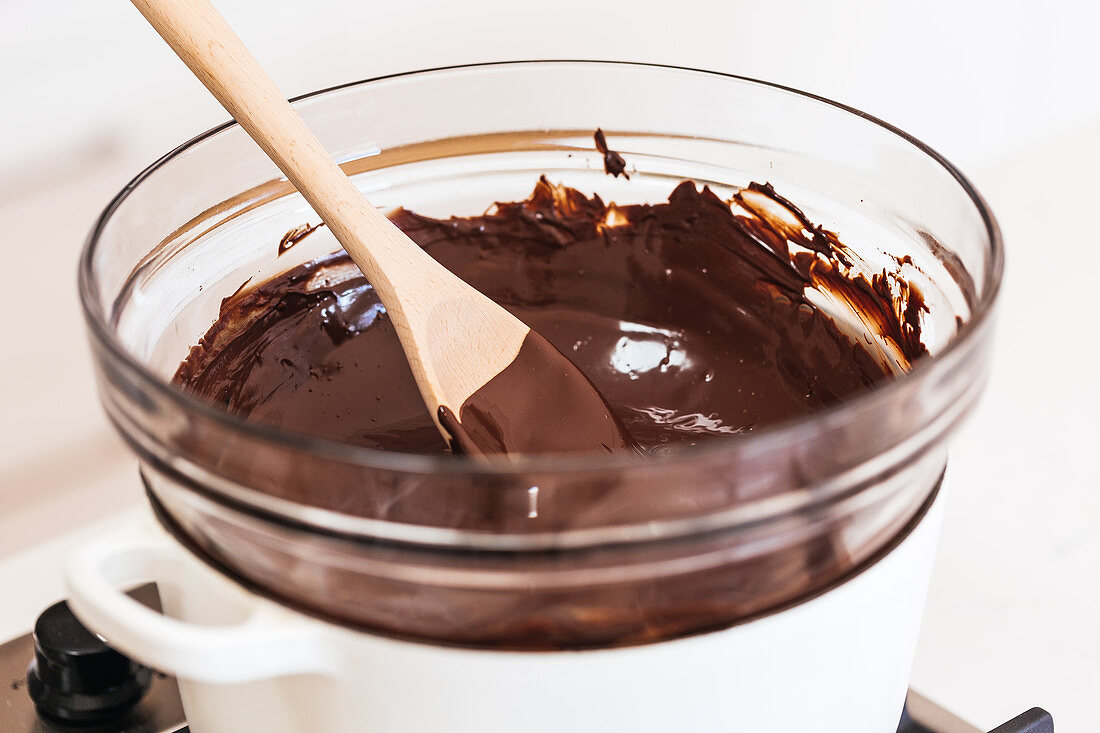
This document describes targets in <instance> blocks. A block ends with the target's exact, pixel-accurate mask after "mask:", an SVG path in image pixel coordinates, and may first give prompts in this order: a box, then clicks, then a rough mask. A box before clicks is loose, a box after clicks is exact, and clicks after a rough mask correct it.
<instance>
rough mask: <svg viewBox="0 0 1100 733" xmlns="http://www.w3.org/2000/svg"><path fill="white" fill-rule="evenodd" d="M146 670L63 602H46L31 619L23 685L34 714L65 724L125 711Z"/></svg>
mask: <svg viewBox="0 0 1100 733" xmlns="http://www.w3.org/2000/svg"><path fill="white" fill-rule="evenodd" d="M151 682H152V672H150V670H149V669H148V668H147V667H142V666H141V665H140V664H138V663H137V662H133V661H131V660H130V659H128V658H126V657H124V656H122V655H121V654H119V653H118V652H116V651H115V650H114V649H111V648H110V647H109V646H107V645H106V644H105V643H104V642H103V641H102V640H101V639H100V638H99V637H97V636H96V635H95V634H93V633H92V632H90V631H88V629H86V628H84V626H82V625H81V623H80V622H79V621H77V620H76V617H75V616H74V615H73V612H72V611H70V610H69V604H68V603H66V602H64V601H61V602H60V603H55V604H54V605H52V606H50V607H49V608H47V609H46V610H45V611H43V612H42V615H41V616H39V617H38V621H36V622H35V624H34V661H32V662H31V666H30V669H28V670H27V688H28V689H29V691H30V694H31V699H32V700H34V704H35V706H36V707H37V708H38V712H39V714H41V715H42V716H44V717H46V718H50V719H53V720H55V721H59V722H63V723H69V724H81V725H83V724H93V723H104V722H107V721H110V720H114V719H117V718H120V717H122V716H123V715H125V714H126V713H127V712H129V710H130V709H131V708H132V707H134V705H136V704H137V703H138V701H140V700H141V698H142V697H143V696H144V695H145V693H146V692H148V691H149V685H150V684H151Z"/></svg>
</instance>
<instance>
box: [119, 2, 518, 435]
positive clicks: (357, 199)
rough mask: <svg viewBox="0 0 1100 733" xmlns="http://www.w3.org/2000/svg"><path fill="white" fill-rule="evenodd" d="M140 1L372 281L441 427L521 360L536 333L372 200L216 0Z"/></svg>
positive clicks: (157, 27) (150, 18) (154, 23)
mask: <svg viewBox="0 0 1100 733" xmlns="http://www.w3.org/2000/svg"><path fill="white" fill-rule="evenodd" d="M132 2H133V4H134V5H135V6H136V7H137V9H138V10H139V11H140V12H141V14H142V15H144V16H145V18H146V20H148V21H149V24H150V25H152V26H153V28H154V29H155V30H156V31H157V33H159V34H160V35H161V37H162V38H163V39H164V40H165V41H166V42H167V43H168V45H169V46H171V47H172V50H173V51H175V52H176V54H177V55H178V56H179V57H180V59H182V60H183V62H184V63H185V64H187V66H188V68H190V69H191V71H192V72H193V73H194V74H195V76H197V77H198V78H199V80H200V81H202V83H203V84H204V85H205V86H206V88H207V89H209V90H210V92H211V93H212V94H213V95H214V96H215V97H216V98H217V99H218V101H219V102H221V104H222V106H223V107H225V108H226V109H227V110H228V111H229V113H230V114H231V115H233V117H234V119H236V120H237V122H238V123H240V125H241V127H243V128H244V130H245V131H246V132H247V133H248V134H249V135H250V136H251V137H252V139H253V140H255V141H256V143H257V144H259V146H260V147H261V148H263V150H264V152H265V153H267V155H268V157H270V158H271V159H272V160H273V161H274V162H275V164H276V165H277V166H278V167H279V169H280V170H282V171H283V173H284V174H285V175H286V177H287V178H288V179H289V180H290V182H291V183H293V184H294V186H295V187H296V188H297V189H298V191H300V192H301V194H302V195H303V196H304V197H305V199H306V200H307V201H308V202H309V203H310V205H311V206H312V207H313V209H314V210H315V211H316V212H317V213H318V214H319V215H320V217H321V219H322V220H324V222H325V224H327V225H328V227H329V229H330V230H331V231H332V233H333V234H334V235H335V236H336V239H337V240H338V241H339V242H340V244H341V245H343V247H344V249H345V250H347V252H348V254H349V255H350V256H351V258H352V260H353V261H354V262H355V264H356V265H358V266H359V269H360V270H362V271H363V274H364V275H366V276H367V280H369V281H370V283H371V285H373V286H374V289H375V292H376V293H377V294H378V296H379V298H380V299H381V300H382V303H383V304H384V305H385V306H386V310H387V312H388V313H389V316H390V320H391V321H392V323H393V325H394V330H395V331H396V332H397V336H398V338H399V339H400V340H401V344H402V347H403V348H404V350H405V355H406V356H407V357H408V359H409V365H410V366H411V367H412V370H413V374H414V375H415V377H416V381H417V384H418V385H419V386H420V391H421V393H422V394H423V395H424V399H425V402H426V403H427V405H428V408H429V410H430V411H431V412H432V416H433V418H434V419H435V420H436V423H437V425H438V424H439V420H438V415H437V408H439V407H440V406H448V407H450V408H451V409H452V410H454V411H457V410H458V408H459V406H460V405H461V404H462V403H463V401H464V400H465V399H466V398H467V397H469V396H470V395H471V394H473V393H474V392H475V391H476V390H477V389H478V388H480V387H481V386H482V385H483V384H485V383H486V382H487V381H488V380H489V379H491V378H492V377H493V376H495V375H496V374H498V373H499V372H500V371H501V370H503V369H504V368H505V367H506V366H507V365H508V364H510V363H511V362H512V360H513V359H515V357H516V354H517V353H518V352H519V349H520V346H521V345H522V343H523V340H524V339H525V338H526V336H527V333H528V332H529V331H530V329H529V328H528V327H527V326H526V325H525V324H524V323H522V322H521V321H519V320H518V319H516V318H515V317H514V316H512V315H511V314H510V313H508V312H507V311H506V310H504V309H503V308H501V307H500V306H498V305H497V304H496V303H494V302H493V301H491V300H489V299H488V298H486V297H485V296H484V295H482V294H481V293H479V292H477V291H476V290H474V289H473V288H471V287H470V286H469V285H467V284H466V283H465V282H463V281H462V280H460V279H459V278H457V277H455V276H454V275H453V274H451V273H450V272H449V271H448V270H447V269H446V268H444V267H443V266H442V265H440V264H439V263H437V262H436V261H435V260H434V259H432V258H431V257H430V256H429V255H428V254H427V253H425V252H424V250H422V249H421V248H420V247H418V246H417V245H416V244H415V243H414V242H413V241H412V240H410V239H409V238H408V237H407V236H405V234H404V233H403V232H402V231H401V230H400V229H398V228H397V227H396V226H395V225H394V224H393V222H391V221H390V220H389V219H388V218H386V217H385V216H384V215H383V214H381V213H380V212H379V211H378V210H377V209H375V208H374V206H372V205H371V204H370V202H369V201H367V199H366V198H365V197H364V196H363V194H362V193H360V192H359V190H358V189H357V188H356V187H355V186H354V184H352V182H351V181H350V180H349V179H348V177H347V176H346V175H344V172H343V171H342V170H341V169H340V167H339V166H338V165H337V164H336V162H335V161H334V160H333V159H332V158H331V157H330V156H329V154H328V153H327V152H326V151H325V149H324V147H322V145H321V143H320V142H319V141H318V140H317V138H316V137H315V136H314V135H313V133H312V132H310V131H309V128H307V127H306V125H305V122H303V121H302V118H301V117H299V116H298V113H297V112H295V111H294V109H293V108H292V107H291V106H290V104H289V103H288V102H287V101H286V99H285V98H284V97H283V95H282V93H281V92H280V91H279V89H278V87H276V86H275V82H274V81H272V79H271V77H270V76H268V75H267V72H265V71H264V70H263V68H262V67H261V66H260V64H259V62H258V61H256V59H255V58H254V57H253V56H252V54H251V53H250V52H249V51H248V49H247V48H246V47H245V45H244V43H243V42H242V41H241V39H240V38H238V37H237V34H236V33H234V32H233V29H232V28H230V27H229V24H228V23H226V21H225V19H224V18H222V16H221V15H220V14H219V13H218V11H217V10H215V9H214V7H213V6H212V5H211V4H210V2H208V0H132ZM441 429H442V427H441ZM444 432H445V431H444Z"/></svg>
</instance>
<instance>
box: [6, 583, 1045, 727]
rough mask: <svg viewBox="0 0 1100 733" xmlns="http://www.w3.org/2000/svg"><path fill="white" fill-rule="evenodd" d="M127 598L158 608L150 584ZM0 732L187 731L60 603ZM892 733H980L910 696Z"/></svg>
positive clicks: (1035, 713)
mask: <svg viewBox="0 0 1100 733" xmlns="http://www.w3.org/2000/svg"><path fill="white" fill-rule="evenodd" d="M131 595H132V596H134V598H136V599H138V600H139V601H141V602H142V603H145V604H146V605H148V606H150V607H151V608H155V609H157V610H159V601H158V599H157V593H156V587H155V586H153V585H145V586H142V587H141V588H138V589H136V590H134V591H133V592H132V593H131ZM0 731H3V733H76V732H77V731H79V732H80V733H108V731H109V732H110V733H189V730H188V728H187V725H186V719H185V716H184V712H183V706H182V705H181V703H180V697H179V689H178V688H177V687H176V681H175V679H173V678H172V677H169V676H168V675H164V674H161V673H159V672H155V671H151V670H148V669H146V668H145V667H142V666H141V665H139V664H136V663H134V662H132V661H131V660H129V659H127V658H126V657H124V656H123V655H121V654H119V653H118V652H116V651H114V650H113V649H111V648H110V647H108V646H107V645H106V644H104V643H103V642H102V641H101V640H100V639H99V638H98V637H96V636H95V635H93V634H92V633H91V632H89V631H88V630H87V629H85V628H84V627H83V626H81V625H80V622H78V621H77V620H76V618H75V617H74V616H73V615H72V613H71V611H69V607H68V604H67V603H65V602H60V603H57V604H54V605H53V606H50V608H48V609H46V610H45V611H43V613H42V615H40V616H39V617H38V620H37V621H36V622H35V627H34V633H33V634H27V635H25V636H22V637H20V638H18V639H14V640H12V641H9V642H7V643H6V644H3V645H0ZM792 733H793V732H792ZM799 733H801V732H799ZM897 733H983V731H982V730H981V729H979V728H976V727H974V726H972V725H970V724H968V723H966V722H964V721H963V720H960V719H959V718H957V717H955V716H954V715H952V714H951V713H949V712H947V711H946V710H944V709H942V708H940V707H939V706H937V705H936V704H935V703H933V702H931V701H930V700H928V699H927V698H925V697H923V696H921V695H920V694H918V693H916V692H913V691H912V690H910V691H909V695H908V697H907V699H906V706H905V710H904V711H903V713H902V719H901V722H900V724H899V726H898V730H897ZM989 733H1054V721H1053V719H1052V718H1051V716H1050V714H1049V713H1047V712H1046V711H1044V710H1042V709H1040V708H1032V709H1031V710H1028V711H1027V712H1025V713H1023V714H1021V715H1019V716H1017V717H1016V718H1013V719H1012V720H1010V721H1009V722H1007V723H1005V724H1004V725H1001V726H998V727H997V728H994V729H993V730H992V731H990V732H989Z"/></svg>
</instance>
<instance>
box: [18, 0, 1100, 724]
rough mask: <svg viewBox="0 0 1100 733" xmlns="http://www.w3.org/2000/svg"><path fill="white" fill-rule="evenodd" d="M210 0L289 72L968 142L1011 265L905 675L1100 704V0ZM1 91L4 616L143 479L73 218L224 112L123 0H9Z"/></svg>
mask: <svg viewBox="0 0 1100 733" xmlns="http://www.w3.org/2000/svg"><path fill="white" fill-rule="evenodd" d="M219 7H220V8H221V9H222V11H223V12H224V14H225V15H226V16H227V17H228V18H229V20H230V22H231V23H232V24H233V25H234V26H235V27H236V28H237V30H238V32H239V33H240V35H241V36H242V37H243V38H244V40H245V41H246V42H247V43H248V44H249V45H250V46H251V47H252V48H253V49H254V51H255V52H256V55H257V56H258V57H259V58H260V60H261V62H262V63H263V64H264V65H266V66H267V67H268V68H269V70H270V71H271V72H272V74H273V75H274V76H275V78H276V79H277V81H278V82H279V83H280V85H281V87H282V88H283V90H284V92H285V93H286V94H287V95H288V96H293V95H297V94H300V93H303V92H306V91H310V90H312V89H316V88H320V87H326V86H331V85H333V84H337V83H341V82H345V81H351V80H354V79H359V78H365V77H370V76H375V75H379V74H385V73H391V72H396V71H401V70H407V69H413V68H425V67H432V66H440V65H447V64H455V63H467V62H475V61H490V60H502V59H519V58H598V59H619V60H632V61H652V62H661V63H670V64H680V65H686V66H695V67H701V68H708V69H715V70H720V71H727V72H732V73H737V74H743V75H747V76H754V77H759V78H764V79H768V80H770V81H776V82H780V83H784V84H789V85H791V86H795V87H798V88H802V89H807V90H809V91H813V92H817V93H819V94H823V95H825V96H828V97H831V98H834V99H837V100H839V101H842V102H846V103H848V104H851V105H854V106H856V107H859V108H861V109H864V110H866V111H868V112H870V113H872V114H875V115H877V116H880V117H883V118H884V119H886V120H888V121H890V122H893V123H895V124H897V125H898V126H900V127H902V128H903V129H905V130H907V131H909V132H911V133H913V134H915V135H916V136H917V137H919V138H921V139H923V140H924V141H925V142H927V143H929V144H931V145H932V146H933V147H935V148H937V149H938V150H939V151H940V152H942V153H944V154H945V155H946V156H947V157H948V158H950V159H951V160H953V161H954V162H956V163H957V164H958V165H960V166H961V167H962V169H963V170H964V171H965V172H966V173H967V174H968V175H969V176H970V177H971V178H972V179H973V180H974V181H975V183H976V184H977V185H978V188H979V189H980V190H981V191H982V192H983V193H984V194H985V195H986V197H987V198H988V199H989V201H990V203H991V205H992V206H993V208H994V211H995V212H996V214H997V215H998V217H999V218H1000V221H1001V224H1002V227H1003V229H1004V234H1005V238H1006V242H1007V247H1008V258H1009V265H1008V274H1007V280H1006V286H1005V291H1004V298H1003V302H1002V309H1001V313H1000V332H999V342H998V354H997V363H996V366H995V374H994V377H993V382H992V384H991V386H990V389H989V393H988V395H987V398H986V400H985V402H984V403H983V405H982V407H981V408H980V409H979V412H978V414H977V415H975V417H974V419H973V420H972V421H971V422H970V423H969V425H968V426H967V427H966V428H965V429H964V431H963V432H962V433H961V434H960V436H959V438H958V440H957V443H956V450H955V452H954V457H953V460H952V466H951V469H950V473H949V481H950V487H951V505H950V506H949V507H948V519H947V525H946V528H945V536H944V539H943V542H942V545H941V552H940V558H939V561H938V564H937V569H936V573H935V576H934V579H933V586H932V593H931V598H930V602H929V607H928V612H927V614H926V618H925V626H924V631H923V633H922V642H921V647H920V650H919V653H918V659H917V664H916V668H915V670H914V675H913V684H914V686H915V687H917V688H918V689H920V690H921V691H923V692H925V693H926V694H927V695H929V696H930V697H932V698H933V699H935V700H937V701H938V702H940V703H942V704H945V705H947V706H948V707H950V708H952V709H953V710H955V711H956V712H958V713H960V714H961V715H963V716H964V717H967V718H969V719H970V720H972V721H973V722H974V723H975V724H977V725H980V726H983V729H988V728H991V727H993V726H994V725H997V724H999V723H1001V722H1003V721H1004V720H1005V719H1007V718H1009V717H1011V716H1012V715H1014V714H1016V713H1017V712H1020V711H1021V710H1022V709H1024V708H1025V707H1028V706H1030V705H1033V704H1035V705H1042V706H1044V707H1046V708H1048V709H1049V710H1051V711H1052V712H1053V713H1054V714H1055V718H1056V720H1057V722H1058V730H1059V732H1060V733H1062V732H1070V733H1072V732H1073V731H1094V730H1100V706H1098V705H1097V704H1096V690H1097V689H1098V688H1100V672H1098V671H1097V668H1098V665H1100V632H1098V631H1097V623H1098V619H1100V587H1098V584H1100V469H1098V468H1097V461H1098V455H1097V454H1098V453H1100V419H1098V418H1097V414H1098V412H1100V386H1098V383H1097V380H1098V377H1097V364H1098V361H1097V359H1098V357H1100V349H1098V347H1097V343H1098V341H1097V326H1098V323H1100V318H1098V316H1097V302H1096V296H1095V288H1096V283H1097V282H1100V278H1098V277H1097V275H1096V266H1095V261H1096V257H1097V253H1098V252H1100V228H1098V227H1097V224H1096V223H1095V220H1094V217H1095V213H1096V211H1097V208H1098V207H1100V186H1098V185H1097V182H1096V176H1095V173H1094V172H1095V171H1096V170H1098V169H1100V40H1098V37H1100V4H1097V3H1092V2H1061V3H1059V2H1048V3H1034V2H1027V3H1025V2H1021V1H1019V0H1010V1H1007V2H993V1H991V0H985V1H983V0H957V1H956V2H922V3H900V2H870V1H866V2H861V1H860V0H838V1H836V2H831V3H827V2H805V3H798V2H794V1H793V0H773V1H772V2H759V1H757V2H749V1H748V0H723V1H722V2H713V3H711V2H702V1H700V0H668V1H667V2H664V3H658V2H651V1H650V0H636V1H635V2H619V1H615V2H599V1H598V0H586V1H584V2H579V1H577V0H555V1H554V2H552V3H533V2H528V3H519V2H513V3H492V2H487V1H486V0H467V1H466V2H447V3H443V2H434V1H432V2H429V1H424V0H406V2H403V3H371V2H338V1H337V0H312V1H311V2H305V1H302V2H286V1H283V0H269V1H268V2H259V1H258V0H256V1H248V0H222V1H221V2H220V3H219ZM0 100H2V102H0V104H2V105H3V114H0V139H3V140H4V141H5V144H4V145H3V146H0V255H2V256H0V262H2V263H3V265H4V272H3V275H2V276H0V282H2V283H3V286H2V287H0V326H2V328H3V331H2V333H0V369H2V370H3V379H0V639H5V638H8V637H9V636H13V635H15V634H17V633H21V632H22V631H23V630H24V629H26V628H27V627H29V625H30V624H31V622H32V617H33V615H34V613H35V612H36V611H37V610H39V609H41V608H42V607H43V606H44V605H45V604H46V602H47V601H49V600H52V599H53V597H55V596H57V595H59V594H60V592H61V591H60V580H59V578H58V576H57V572H56V562H57V558H58V557H59V556H60V554H61V552H62V548H63V546H65V545H66V544H67V543H68V542H70V541H71V535H70V534H69V533H70V531H71V530H74V529H76V528H78V527H81V526H84V525H89V524H92V525H95V526H103V525H102V524H101V523H103V522H106V523H107V525H110V524H111V523H112V522H115V521H118V520H117V519H114V517H116V515H118V514H119V513H120V512H125V511H127V510H130V509H131V508H132V507H134V506H137V505H139V504H140V502H141V496H140V493H139V489H138V485H137V481H136V478H135V476H134V472H133V468H132V461H131V459H130V458H129V457H128V456H127V455H126V453H125V452H124V451H123V449H122V448H121V447H120V446H119V445H118V443H117V441H116V440H115V439H114V437H113V435H112V434H111V433H110V431H109V429H108V428H107V426H106V424H105V421H104V419H103V418H102V417H101V415H100V413H99V411H98V408H97V406H96V404H95V398H94V385H93V383H92V379H91V370H90V367H89V365H88V359H87V356H86V352H85V344H84V335H83V328H82V324H81V322H80V317H79V312H78V308H77V305H76V295H75V284H74V282H75V275H74V273H75V262H76V256H77V252H78V250H79V248H80V245H81V244H82V241H83V237H84V235H85V233H86V231H87V229H88V227H89V226H90V224H91V222H92V220H93V218H94V217H95V215H96V214H97V213H98V211H99V209H100V208H102V206H103V205H104V204H105V203H106V202H107V200H108V199H109V198H110V197H111V196H112V195H113V193H114V192H115V191H117V190H118V188H120V187H121V186H122V185H123V184H124V183H125V182H126V180H128V179H129V178H130V177H131V176H132V175H133V174H135V173H136V172H137V171H138V170H139V169H140V168H141V167H143V166H144V165H145V164H146V163H148V162H150V161H151V160H152V159H153V158H155V157H156V156H158V155H160V154H161V153H163V152H165V151H166V150H168V149H169V148H171V147H174V146H175V145H176V144H178V143H180V142H182V141H183V140H185V139H187V138H189V137H191V136H192V135H194V134H195V133H197V132H200V131H201V130H202V129H204V128H206V127H209V126H211V125H213V124H216V123H218V122H221V121H222V120H223V119H225V113H224V112H223V111H222V110H221V109H220V108H219V107H218V106H217V105H216V103H214V102H213V101H212V100H211V99H210V98H209V97H208V96H207V95H206V93H205V91H204V90H202V88H201V87H200V86H199V84H198V82H196V81H194V80H193V79H192V78H191V77H190V76H189V74H188V73H187V71H186V70H185V69H184V67H183V66H182V64H180V62H179V61H178V60H177V59H176V58H175V57H174V56H172V55H171V53H170V52H169V51H168V50H167V48H166V47H164V46H163V44H162V43H161V41H160V40H159V39H158V38H157V37H156V36H155V35H154V34H153V32H152V31H151V30H150V29H149V28H147V27H146V26H145V25H144V22H143V21H142V19H141V18H140V16H139V15H138V14H137V12H136V11H135V10H134V9H133V8H132V7H131V6H130V5H129V4H128V3H126V2H124V1H123V0H111V1H109V2H108V1H106V0H97V1H96V2H88V1H87V0H84V1H80V0H51V2H48V3H31V2H19V1H18V0H0ZM43 323H46V324H49V325H50V329H51V330H49V331H45V330H44V329H43V328H42V324H43ZM97 523H99V524H97ZM86 531H87V530H86ZM43 543H45V544H43ZM16 583H18V584H19V587H18V588H17V587H13V584H16ZM795 694H797V693H795Z"/></svg>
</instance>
